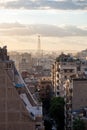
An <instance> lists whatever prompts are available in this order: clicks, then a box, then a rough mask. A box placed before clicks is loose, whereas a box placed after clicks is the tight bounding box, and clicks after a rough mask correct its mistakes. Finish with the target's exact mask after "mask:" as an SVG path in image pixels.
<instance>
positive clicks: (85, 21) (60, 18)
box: [0, 0, 87, 51]
mask: <svg viewBox="0 0 87 130" xmlns="http://www.w3.org/2000/svg"><path fill="white" fill-rule="evenodd" d="M38 35H40V36H41V48H42V49H43V50H56V51H57V50H77V51H79V50H82V49H86V48H87V1H86V0H0V45H1V46H2V45H7V46H8V49H9V50H26V49H27V50H28V49H29V50H30V49H33V50H34V49H35V50H36V49H37V46H38Z"/></svg>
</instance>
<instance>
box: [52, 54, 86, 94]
mask: <svg viewBox="0 0 87 130" xmlns="http://www.w3.org/2000/svg"><path fill="white" fill-rule="evenodd" d="M86 73H87V61H85V60H80V59H77V58H74V57H72V56H70V55H66V54H63V53H62V54H61V55H59V56H58V57H57V58H56V61H55V63H54V64H53V66H52V71H51V78H52V84H53V86H54V92H55V95H56V96H64V87H63V84H64V83H65V81H66V80H67V79H72V78H73V77H79V75H81V74H84V76H85V74H86Z"/></svg>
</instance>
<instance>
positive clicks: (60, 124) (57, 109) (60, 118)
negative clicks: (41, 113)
mask: <svg viewBox="0 0 87 130" xmlns="http://www.w3.org/2000/svg"><path fill="white" fill-rule="evenodd" d="M50 115H51V117H52V118H53V119H54V120H55V122H56V125H57V129H60V130H64V98H62V97H54V98H53V99H52V100H51V106H50Z"/></svg>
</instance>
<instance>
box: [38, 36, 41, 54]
mask: <svg viewBox="0 0 87 130" xmlns="http://www.w3.org/2000/svg"><path fill="white" fill-rule="evenodd" d="M40 53H41V42H40V35H38V54H40Z"/></svg>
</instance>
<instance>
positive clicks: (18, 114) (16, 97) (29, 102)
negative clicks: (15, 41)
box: [0, 47, 44, 130]
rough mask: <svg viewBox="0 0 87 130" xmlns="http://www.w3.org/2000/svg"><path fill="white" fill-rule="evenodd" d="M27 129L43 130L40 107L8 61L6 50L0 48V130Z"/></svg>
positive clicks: (12, 64)
mask: <svg viewBox="0 0 87 130" xmlns="http://www.w3.org/2000/svg"><path fill="white" fill-rule="evenodd" d="M29 129H30V130H44V126H43V120H42V106H41V105H40V104H38V103H37V102H36V101H35V99H34V98H33V96H32V94H31V93H30V91H29V89H28V88H27V86H26V84H25V83H24V81H23V79H22V77H21V75H20V74H19V72H18V71H17V69H16V67H15V65H14V62H13V61H11V60H9V56H8V55H7V48H6V47H3V48H0V130H29Z"/></svg>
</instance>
